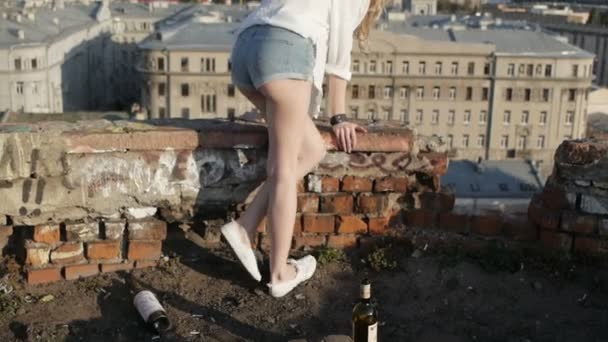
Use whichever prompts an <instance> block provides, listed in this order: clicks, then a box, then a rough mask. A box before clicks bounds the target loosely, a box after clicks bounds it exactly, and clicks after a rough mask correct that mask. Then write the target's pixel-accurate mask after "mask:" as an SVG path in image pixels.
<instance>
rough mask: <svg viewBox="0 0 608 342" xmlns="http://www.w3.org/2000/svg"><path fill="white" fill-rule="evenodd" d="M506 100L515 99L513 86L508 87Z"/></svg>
mask: <svg viewBox="0 0 608 342" xmlns="http://www.w3.org/2000/svg"><path fill="white" fill-rule="evenodd" d="M505 100H507V101H513V88H507V91H506V92H505Z"/></svg>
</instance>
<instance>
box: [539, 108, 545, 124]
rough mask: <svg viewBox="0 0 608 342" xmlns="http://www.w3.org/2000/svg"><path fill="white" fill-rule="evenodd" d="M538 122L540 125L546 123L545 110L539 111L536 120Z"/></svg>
mask: <svg viewBox="0 0 608 342" xmlns="http://www.w3.org/2000/svg"><path fill="white" fill-rule="evenodd" d="M538 123H539V124H540V125H545V124H546V123H547V112H545V111H542V112H540V118H539V120H538Z"/></svg>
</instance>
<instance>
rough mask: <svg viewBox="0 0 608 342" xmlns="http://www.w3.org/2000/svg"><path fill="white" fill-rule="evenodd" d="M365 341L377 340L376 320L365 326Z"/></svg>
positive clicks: (375, 341)
mask: <svg viewBox="0 0 608 342" xmlns="http://www.w3.org/2000/svg"><path fill="white" fill-rule="evenodd" d="M367 342H378V322H376V323H374V324H372V325H370V326H368V327H367Z"/></svg>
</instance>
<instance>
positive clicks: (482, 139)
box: [477, 134, 486, 147]
mask: <svg viewBox="0 0 608 342" xmlns="http://www.w3.org/2000/svg"><path fill="white" fill-rule="evenodd" d="M485 145H486V136H485V135H483V134H480V135H478V136H477V147H484V146H485Z"/></svg>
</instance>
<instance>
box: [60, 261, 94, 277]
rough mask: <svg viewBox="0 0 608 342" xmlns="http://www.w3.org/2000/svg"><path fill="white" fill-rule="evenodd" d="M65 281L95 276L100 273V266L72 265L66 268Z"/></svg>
mask: <svg viewBox="0 0 608 342" xmlns="http://www.w3.org/2000/svg"><path fill="white" fill-rule="evenodd" d="M64 273H65V279H67V280H74V279H78V278H83V277H90V276H94V275H96V274H98V273H99V265H98V264H84V265H71V266H66V267H65V270H64Z"/></svg>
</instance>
